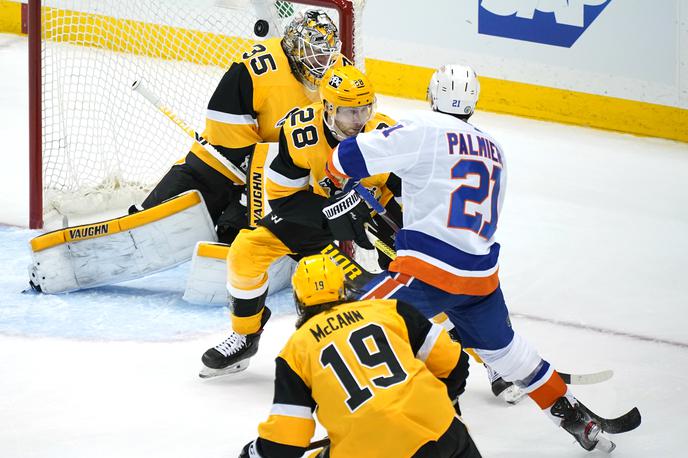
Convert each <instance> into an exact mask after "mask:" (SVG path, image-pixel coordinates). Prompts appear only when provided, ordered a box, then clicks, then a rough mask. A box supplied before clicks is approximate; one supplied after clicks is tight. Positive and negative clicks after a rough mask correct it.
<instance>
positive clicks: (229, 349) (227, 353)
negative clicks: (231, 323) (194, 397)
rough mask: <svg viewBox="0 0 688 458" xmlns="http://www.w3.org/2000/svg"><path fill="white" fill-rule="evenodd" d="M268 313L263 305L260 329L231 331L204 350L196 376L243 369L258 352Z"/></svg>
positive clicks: (231, 372)
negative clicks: (221, 340) (239, 331)
mask: <svg viewBox="0 0 688 458" xmlns="http://www.w3.org/2000/svg"><path fill="white" fill-rule="evenodd" d="M270 314H271V313H270V309H269V308H267V307H265V311H264V312H263V316H262V318H261V326H260V330H259V331H258V332H256V333H255V334H248V335H243V334H237V333H236V332H232V334H231V335H230V336H229V337H227V338H226V339H225V340H224V341H223V342H222V343H220V344H218V345H216V346H214V347H213V348H209V349H208V350H206V352H205V353H203V356H202V358H201V361H202V362H203V367H202V368H201V371H200V372H199V373H198V376H199V377H201V378H211V377H217V376H220V375H226V374H234V373H236V372H241V371H243V370H245V369H246V368H247V367H248V364H249V361H250V358H251V357H252V356H253V355H255V354H256V353H257V352H258V343H259V342H260V335H261V334H262V332H263V327H264V326H265V323H266V322H267V321H268V319H269V318H270Z"/></svg>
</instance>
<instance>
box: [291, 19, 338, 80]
mask: <svg viewBox="0 0 688 458" xmlns="http://www.w3.org/2000/svg"><path fill="white" fill-rule="evenodd" d="M341 46H342V44H341V42H340V41H339V35H338V33H337V26H336V25H335V24H334V22H332V19H330V17H329V16H328V15H327V13H325V12H324V11H322V10H306V11H305V12H303V13H302V14H298V15H297V16H296V17H295V18H294V20H292V21H291V23H290V24H289V25H288V26H287V28H286V30H285V31H284V38H283V40H282V47H283V49H284V52H285V54H286V55H287V58H288V59H289V64H290V65H291V69H292V71H293V72H294V75H295V76H296V78H297V79H298V80H299V81H301V82H302V83H303V84H304V85H305V86H306V87H307V88H308V89H310V90H311V91H314V90H316V89H317V88H318V85H319V84H320V80H321V79H322V77H323V75H324V74H325V72H326V71H327V69H328V68H330V66H332V64H333V63H334V62H335V61H336V59H337V56H339V50H340V49H341Z"/></svg>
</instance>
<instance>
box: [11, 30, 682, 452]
mask: <svg viewBox="0 0 688 458" xmlns="http://www.w3.org/2000/svg"><path fill="white" fill-rule="evenodd" d="M26 62H27V56H26V40H25V39H24V38H22V37H17V36H12V35H0V68H2V76H1V77H0V78H1V79H0V81H1V82H0V89H1V90H0V126H1V127H0V129H1V130H2V134H3V135H2V147H3V151H2V159H3V160H2V167H0V186H1V187H2V192H0V221H2V222H4V223H8V224H11V225H13V226H0V246H1V247H2V249H1V251H0V393H2V394H1V395H0V456H1V457H13V458H14V457H95V456H97V457H144V456H146V457H150V456H160V457H165V458H171V457H192V456H203V457H207V458H210V457H231V456H237V455H238V452H239V450H240V449H241V447H242V446H243V444H244V443H246V442H248V441H249V440H250V439H252V438H253V437H255V435H256V426H257V424H258V422H259V421H261V420H262V419H264V418H265V417H266V415H267V413H268V410H269V407H270V402H271V399H272V372H273V358H274V356H275V355H276V353H277V352H278V351H279V349H280V347H281V345H282V344H283V343H284V341H285V340H286V338H287V336H288V335H289V333H290V332H291V330H292V329H293V322H294V315H293V313H292V312H291V310H290V309H291V301H290V299H289V296H288V294H287V293H282V294H279V295H277V296H276V297H271V298H270V299H269V305H270V306H271V307H273V308H275V310H276V312H277V313H276V316H275V317H274V318H273V319H272V320H271V321H270V323H269V324H268V325H267V328H266V332H265V333H264V337H263V340H262V342H261V348H260V352H259V354H258V355H257V357H255V358H254V359H253V360H252V363H251V365H250V367H249V368H248V370H247V371H245V372H243V373H240V374H237V375H235V376H231V377H225V378H218V379H213V380H209V381H201V380H200V379H199V378H198V377H197V371H198V369H199V366H200V355H201V354H202V352H203V351H204V350H205V349H206V348H208V347H209V346H212V345H214V344H216V343H218V342H219V341H220V340H222V339H223V338H224V337H225V336H226V333H227V330H228V327H229V321H228V318H227V310H226V309H224V308H222V307H209V306H192V305H189V304H186V303H185V302H183V301H182V300H181V298H180V297H181V289H182V288H183V283H184V277H185V273H186V271H187V269H188V267H187V266H181V267H179V268H177V269H175V270H172V271H168V272H165V273H162V274H159V275H156V276H153V277H150V278H148V279H144V280H139V281H135V282H129V283H126V284H122V285H117V286H112V287H108V288H101V289H97V290H92V291H84V292H79V293H73V294H68V295H62V296H37V295H33V294H22V293H21V291H22V290H23V289H25V288H26V287H27V274H26V266H27V264H28V262H29V253H28V248H27V241H28V240H29V239H30V238H31V237H33V236H35V235H36V234H38V232H35V231H30V230H28V229H24V228H21V227H18V226H22V225H25V224H26V217H27V212H28V210H27V208H28V184H27V176H28V168H27V165H26V161H25V158H26V155H27V149H28V141H27V127H26V125H27V119H28V109H27V103H26V102H27V97H28V96H27V89H26V80H27V72H26ZM409 108H425V104H423V103H421V102H417V101H406V100H401V99H393V98H389V97H380V102H379V104H378V109H379V110H380V111H383V112H387V113H389V114H391V115H399V114H401V113H403V111H405V110H407V109H409ZM473 121H474V123H475V124H476V125H477V126H479V127H480V128H482V129H484V130H486V131H488V132H490V133H492V134H493V135H495V136H496V138H497V139H499V140H500V142H501V143H502V146H503V147H504V149H505V151H506V155H507V157H508V164H509V185H508V192H507V198H506V203H505V210H504V212H503V214H502V215H501V220H500V231H499V232H498V238H499V241H500V243H501V244H502V256H501V269H500V276H501V279H502V283H503V287H504V290H505V294H506V297H507V302H508V304H509V306H510V309H511V311H512V314H513V322H514V326H515V327H516V328H517V329H518V330H519V332H521V333H522V334H523V335H525V336H526V337H527V338H528V339H529V340H530V341H532V342H533V343H534V344H535V345H536V346H537V348H539V350H540V352H541V353H542V355H543V356H544V357H545V358H547V359H548V360H550V361H551V362H552V363H553V364H554V365H555V366H556V367H557V368H559V369H561V370H562V371H565V372H576V373H581V372H591V371H597V370H602V369H607V368H611V369H614V371H615V375H614V378H612V379H611V380H610V381H608V382H605V383H603V384H599V385H592V386H585V387H582V386H579V387H573V390H574V393H575V394H576V395H577V396H578V397H579V398H580V399H581V400H582V401H583V402H585V403H586V404H587V405H588V406H589V407H591V408H592V409H593V410H595V411H597V412H598V413H599V414H601V415H604V416H609V417H611V416H616V415H619V414H621V413H623V412H625V411H626V410H628V409H630V408H631V407H633V406H638V407H639V408H640V410H641V412H642V413H643V424H642V425H641V426H640V428H639V429H638V430H636V431H633V432H631V433H629V434H625V435H620V436H616V437H615V438H613V439H615V440H616V442H617V444H618V448H617V450H616V451H615V452H614V455H616V456H619V457H681V456H685V455H686V452H685V450H684V449H685V447H684V441H683V440H684V436H683V434H685V433H686V431H688V337H687V336H686V327H687V326H688V286H686V285H687V283H688V282H686V280H685V275H686V273H685V272H686V271H685V270H684V269H683V267H684V265H685V261H686V259H688V240H687V236H688V191H686V189H685V185H684V183H685V181H686V180H688V145H686V144H683V143H677V142H671V141H665V140H660V139H651V138H640V137H634V136H630V135H624V134H619V133H612V132H605V131H599V130H593V129H586V128H581V127H572V126H566V125H560V124H553V123H547V122H540V121H534V120H528V119H522V118H517V117H512V116H505V115H498V114H492V113H482V112H479V113H478V114H477V115H476V116H475V117H474V118H473ZM462 402H463V411H464V418H465V420H466V422H467V423H468V424H469V426H470V429H471V432H472V434H473V436H474V438H475V440H476V442H477V444H478V445H479V447H480V449H481V451H482V452H483V454H484V455H485V456H487V457H534V456H538V457H554V456H556V457H577V456H584V455H586V453H585V452H584V451H583V450H582V449H580V447H578V445H576V444H574V443H573V441H572V439H571V438H570V436H568V435H567V434H566V433H564V432H563V431H561V430H558V429H556V428H555V427H554V426H553V425H552V424H551V423H550V421H549V420H548V419H546V418H545V416H544V415H543V414H542V413H540V412H538V409H537V408H536V406H535V405H534V403H533V402H532V401H530V400H525V401H523V402H522V403H521V404H519V405H517V406H514V407H506V406H505V405H502V404H501V403H500V402H499V401H497V400H495V399H494V398H493V397H492V395H491V393H490V391H489V386H488V384H487V382H486V377H485V375H484V371H483V369H482V368H481V367H480V366H478V365H475V364H474V365H473V366H472V370H471V378H470V379H469V384H468V390H467V392H466V394H465V396H464V397H463V401H462ZM320 434H322V433H321V432H320ZM361 447H365V444H361ZM596 454H598V455H599V454H600V453H598V452H596Z"/></svg>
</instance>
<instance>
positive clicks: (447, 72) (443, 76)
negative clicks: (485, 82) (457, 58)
mask: <svg viewBox="0 0 688 458" xmlns="http://www.w3.org/2000/svg"><path fill="white" fill-rule="evenodd" d="M479 95H480V82H479V81H478V77H477V75H476V74H475V70H473V69H472V68H471V67H469V66H468V65H459V64H453V65H443V66H442V67H440V68H439V69H438V70H437V71H435V73H433V74H432V77H431V78H430V84H429V85H428V101H429V102H430V106H431V107H432V109H433V110H434V111H440V112H442V113H449V114H455V115H461V116H466V117H468V116H471V115H472V114H473V112H474V111H475V105H476V103H478V96H479Z"/></svg>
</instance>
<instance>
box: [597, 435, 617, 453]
mask: <svg viewBox="0 0 688 458" xmlns="http://www.w3.org/2000/svg"><path fill="white" fill-rule="evenodd" d="M615 448H616V444H615V443H614V442H612V441H610V440H609V439H607V438H606V437H604V436H598V439H597V444H595V450H601V451H603V452H605V453H612V452H613V451H614V449H615Z"/></svg>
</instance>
